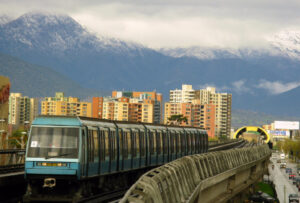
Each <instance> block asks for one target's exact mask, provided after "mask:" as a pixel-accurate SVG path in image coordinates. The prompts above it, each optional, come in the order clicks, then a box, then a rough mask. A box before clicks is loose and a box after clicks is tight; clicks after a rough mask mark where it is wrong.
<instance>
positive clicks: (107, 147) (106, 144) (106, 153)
mask: <svg viewBox="0 0 300 203" xmlns="http://www.w3.org/2000/svg"><path fill="white" fill-rule="evenodd" d="M104 137H105V157H109V147H110V146H109V145H110V144H109V134H108V130H105V131H104Z"/></svg>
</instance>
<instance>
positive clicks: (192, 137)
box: [190, 133, 195, 153]
mask: <svg viewBox="0 0 300 203" xmlns="http://www.w3.org/2000/svg"><path fill="white" fill-rule="evenodd" d="M190 135H191V152H192V153H193V152H194V144H195V142H194V133H191V134H190Z"/></svg>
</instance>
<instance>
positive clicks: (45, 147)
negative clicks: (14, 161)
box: [24, 116, 82, 201]
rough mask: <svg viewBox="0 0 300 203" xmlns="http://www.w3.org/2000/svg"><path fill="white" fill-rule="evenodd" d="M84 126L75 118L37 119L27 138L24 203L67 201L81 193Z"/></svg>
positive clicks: (48, 117)
mask: <svg viewBox="0 0 300 203" xmlns="http://www.w3.org/2000/svg"><path fill="white" fill-rule="evenodd" d="M81 131H82V130H81V122H80V121H79V120H78V119H77V118H76V117H50V116H47V117H46V116H44V117H38V118H36V119H35V120H34V122H33V124H32V126H31V129H30V136H29V138H28V143H27V149H26V160H25V178H26V179H27V181H28V187H27V192H26V195H25V196H24V200H25V201H26V200H30V201H32V200H36V201H41V200H43V199H45V198H46V199H47V200H51V199H52V198H58V199H55V200H63V199H65V198H66V199H68V198H69V196H68V195H70V194H73V195H74V194H75V193H76V191H78V190H79V183H78V179H80V162H79V160H80V152H81V149H80V146H81V145H80V143H81Z"/></svg>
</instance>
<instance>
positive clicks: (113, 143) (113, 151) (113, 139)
mask: <svg viewBox="0 0 300 203" xmlns="http://www.w3.org/2000/svg"><path fill="white" fill-rule="evenodd" d="M110 135H111V136H110V137H111V160H115V159H116V152H117V149H116V132H115V131H110Z"/></svg>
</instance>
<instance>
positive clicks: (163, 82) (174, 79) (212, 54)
mask: <svg viewBox="0 0 300 203" xmlns="http://www.w3.org/2000/svg"><path fill="white" fill-rule="evenodd" d="M293 39H296V38H293ZM275 41H276V42H282V43H277V44H276V43H272V44H273V46H272V47H273V50H275V48H274V47H275V46H277V47H279V45H280V47H281V49H278V50H286V49H287V48H288V47H289V46H288V43H287V42H285V41H284V40H282V38H278V39H276V40H275ZM287 41H288V42H290V40H287ZM294 44H297V40H296V41H295V43H294ZM282 47H286V48H285V49H283V48H282ZM177 50H178V51H176V50H175V51H174V50H160V51H161V52H164V54H162V53H161V52H159V51H157V50H153V49H149V48H145V47H143V46H141V45H139V44H135V43H129V42H124V41H121V40H117V39H113V38H104V37H101V36H98V35H95V34H94V33H91V32H89V31H88V30H87V29H85V28H84V27H83V26H82V25H80V24H79V23H77V22H76V21H75V20H73V19H72V18H71V17H69V16H66V15H57V14H44V13H29V14H25V15H23V16H21V17H19V18H17V19H15V20H8V21H6V23H5V24H2V25H0V52H2V53H4V54H6V55H11V56H14V57H17V58H19V59H21V60H23V61H25V62H29V63H30V64H36V65H41V66H44V67H49V68H51V69H53V70H54V71H56V72H59V73H60V74H63V75H64V76H65V77H68V78H70V79H72V80H74V81H76V82H78V83H79V84H80V85H81V86H82V87H85V88H92V89H96V90H104V89H105V90H107V91H110V90H128V91H130V90H135V91H153V90H154V89H156V90H158V91H159V92H161V93H163V94H164V98H165V100H166V101H167V100H168V93H169V90H170V89H175V88H179V87H180V86H181V84H184V83H185V84H192V85H193V86H194V88H195V89H197V88H200V87H203V86H204V85H206V84H209V85H214V86H216V87H220V88H221V89H222V90H224V91H226V92H230V93H232V94H233V98H234V99H233V107H234V108H240V109H249V108H251V106H253V103H255V102H257V101H261V100H262V98H265V97H266V95H267V94H268V92H266V90H268V89H270V88H279V89H282V86H284V85H285V84H288V85H292V87H294V86H295V85H294V84H298V82H299V75H300V70H299V67H300V62H299V61H298V60H291V58H289V57H287V56H290V55H283V54H282V55H275V56H276V57H274V54H273V52H272V51H269V50H268V49H266V50H253V49H241V50H233V49H213V48H205V49H204V48H199V47H193V48H191V49H177ZM277 52H278V51H277ZM295 53H296V52H295ZM182 56H190V57H182ZM191 56H197V57H193V58H191ZM278 56H280V57H278ZM203 59H205V60H203ZM11 64H13V62H12V63H11ZM14 70H15V71H18V68H15V69H14ZM20 71H22V70H21V68H20ZM0 73H1V69H0ZM11 74H14V73H13V72H12V73H11ZM16 80H17V78H16ZM53 82H57V81H53ZM44 84H45V83H44ZM264 84H267V85H268V86H267V87H265V86H264ZM272 84H275V85H272ZM278 84H279V86H278ZM51 85H52V84H48V86H51ZM264 87H265V88H264ZM30 88H39V89H43V88H44V87H42V86H34V87H32V86H31V87H30ZM45 91H46V90H45ZM39 92H40V91H39ZM293 95H296V96H295V97H294V98H293V100H295V101H298V100H299V98H298V97H299V95H297V94H296V93H295V94H293ZM74 96H76V95H74ZM290 98H292V96H290ZM290 98H289V99H290ZM267 105H269V107H270V108H271V110H273V109H274V110H276V111H277V112H279V110H278V109H280V108H281V107H282V106H283V107H286V108H288V107H289V106H290V105H285V104H283V105H282V106H280V107H278V106H276V107H274V106H272V104H270V103H267ZM259 108H261V109H264V106H263V105H259ZM281 112H287V113H292V114H299V115H300V110H299V112H298V111H297V112H296V111H291V109H290V108H288V109H284V108H282V109H281Z"/></svg>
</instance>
